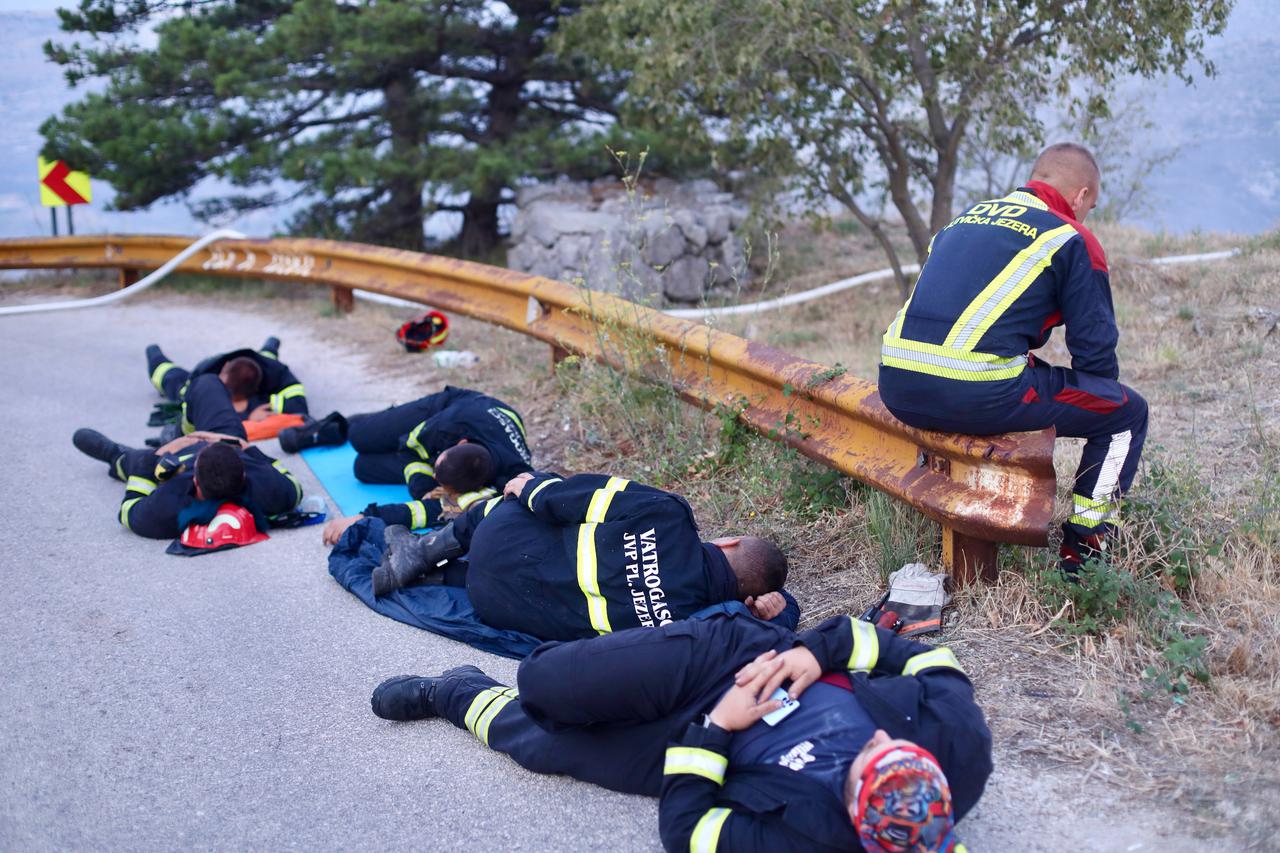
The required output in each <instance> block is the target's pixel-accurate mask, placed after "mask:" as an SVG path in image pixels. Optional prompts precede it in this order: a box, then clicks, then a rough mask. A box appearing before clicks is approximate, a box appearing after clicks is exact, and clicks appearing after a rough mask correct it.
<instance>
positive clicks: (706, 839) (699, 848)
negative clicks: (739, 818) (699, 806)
mask: <svg viewBox="0 0 1280 853" xmlns="http://www.w3.org/2000/svg"><path fill="white" fill-rule="evenodd" d="M728 819H729V810H728V809H726V808H723V807H720V806H717V807H716V808H714V809H707V813H706V814H704V815H703V816H702V817H701V818H700V819H699V820H698V825H697V826H695V827H694V828H693V834H692V835H690V836H689V852H690V853H712V851H713V850H715V849H716V845H717V844H719V843H720V829H721V828H722V827H723V826H724V822H725V821H726V820H728Z"/></svg>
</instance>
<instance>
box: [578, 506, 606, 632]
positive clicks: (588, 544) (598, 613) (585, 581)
mask: <svg viewBox="0 0 1280 853" xmlns="http://www.w3.org/2000/svg"><path fill="white" fill-rule="evenodd" d="M598 526H599V525H598V524H597V523H595V522H588V523H587V524H583V525H582V526H580V527H579V528H578V588H579V589H581V590H582V594H583V595H584V596H586V599H587V618H588V619H590V620H591V627H592V628H594V629H595V630H596V633H598V634H608V633H609V632H610V631H612V630H613V626H612V625H610V624H609V603H608V602H607V601H605V598H604V596H603V595H601V594H600V577H599V568H600V567H599V566H598V565H597V563H596V528H597V527H598Z"/></svg>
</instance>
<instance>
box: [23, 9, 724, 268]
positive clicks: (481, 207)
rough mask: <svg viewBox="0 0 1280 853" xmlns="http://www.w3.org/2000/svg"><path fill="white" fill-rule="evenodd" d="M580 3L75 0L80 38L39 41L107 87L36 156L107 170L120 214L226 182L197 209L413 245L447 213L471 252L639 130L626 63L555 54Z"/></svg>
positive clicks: (595, 170)
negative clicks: (520, 206) (268, 215)
mask: <svg viewBox="0 0 1280 853" xmlns="http://www.w3.org/2000/svg"><path fill="white" fill-rule="evenodd" d="M580 5H581V2H580V0H529V2H518V3H517V2H509V3H501V2H499V3H491V2H488V0H459V2H453V3H447V4H433V3H416V2H410V0H378V2H372V0H357V1H356V2H344V3H335V2H332V0H255V2H252V3H249V2H241V0H206V1H205V2H201V3H194V4H193V3H186V2H170V0H161V2H147V0H81V2H80V5H79V7H78V8H76V9H74V10H62V11H61V12H60V13H59V14H60V15H61V18H62V25H63V28H64V29H65V30H67V31H68V32H70V33H73V34H75V35H77V36H87V37H88V40H87V41H75V42H72V43H71V44H69V45H66V46H63V45H56V44H53V43H50V44H48V45H46V53H47V54H48V56H49V58H50V59H51V60H52V61H54V62H56V63H58V64H59V65H61V66H62V67H63V69H64V70H65V73H66V76H67V79H68V80H69V81H70V82H71V83H72V84H73V85H76V84H80V83H83V82H89V81H98V82H100V83H101V85H95V86H94V87H93V88H92V90H91V91H89V92H87V93H86V94H85V95H84V96H83V97H82V98H81V99H80V100H79V101H77V102H75V103H73V104H71V105H70V106H68V107H67V108H66V109H65V110H64V111H63V112H62V114H61V115H58V116H55V117H53V118H50V119H49V120H48V121H46V122H45V124H44V125H43V127H42V128H41V132H42V134H43V135H44V137H45V145H44V149H43V153H44V154H45V155H46V156H49V157H65V158H67V159H69V160H71V161H72V162H75V163H76V164H77V165H78V166H80V167H81V168H85V169H88V170H89V171H91V172H92V173H93V174H94V175H95V176H96V177H101V178H104V179H105V180H107V181H109V182H110V183H111V184H112V186H113V187H114V188H115V189H116V191H117V197H116V200H115V206H116V207H117V208H119V209H124V210H132V209H138V208H145V207H147V206H148V205H150V204H152V203H153V202H155V201H158V200H160V199H164V198H170V197H174V196H177V197H185V196H186V195H187V194H188V193H190V192H191V191H192V190H194V189H195V188H196V187H197V186H199V185H200V184H201V183H202V182H204V181H205V180H206V179H219V180H221V181H222V182H224V184H226V185H229V186H230V188H231V189H230V191H228V192H226V193H224V194H222V195H221V196H219V197H217V198H214V199H212V200H210V201H207V202H204V203H202V204H201V205H199V207H198V209H197V210H196V212H197V213H198V214H199V215H202V216H205V217H207V218H216V217H218V216H220V215H222V214H225V213H228V212H235V211H241V210H246V209H252V208H258V207H264V206H270V205H274V204H279V203H283V202H299V201H300V202H303V203H304V205H305V206H304V207H303V209H302V211H301V212H300V213H299V214H298V215H297V217H296V219H295V220H294V222H293V223H292V227H293V230H294V231H296V232H297V233H299V234H302V235H308V236H322V237H350V238H355V239H359V240H366V241H370V242H375V243H384V244H389V245H395V246H403V247H406V248H414V249H421V248H422V245H423V227H424V216H425V215H430V214H432V213H434V212H455V213H460V214H461V215H462V218H463V225H462V235H461V244H460V246H459V250H460V251H462V252H463V253H467V254H469V255H472V256H475V255H479V254H482V253H484V252H486V251H488V250H489V249H490V248H491V247H492V246H493V245H494V244H495V243H496V240H497V236H498V216H497V211H498V206H499V205H500V204H502V203H504V202H506V201H509V200H510V199H511V198H512V196H513V193H514V190H515V188H516V187H517V186H518V185H519V184H520V183H522V182H526V181H529V180H531V179H547V178H554V177H556V176H561V175H567V176H571V177H595V176H598V175H601V174H607V173H609V172H610V171H611V169H612V165H611V164H610V162H609V160H608V158H607V157H605V156H604V151H603V145H604V144H606V143H613V144H622V143H624V142H628V143H629V142H630V141H631V139H630V137H629V136H628V135H627V134H624V133H623V132H622V131H620V130H619V129H618V128H617V127H616V126H615V125H614V124H613V115H614V114H615V113H616V111H617V102H618V98H619V97H620V93H621V90H622V85H623V83H624V81H625V76H624V75H622V74H620V73H618V72H617V71H615V70H613V69H611V68H609V67H606V66H603V65H601V64H599V63H597V62H594V61H592V60H590V59H589V58H587V57H584V56H580V55H575V54H571V53H569V52H564V53H555V52H552V51H550V50H549V49H548V46H547V45H548V41H549V39H550V37H551V36H552V35H553V34H554V33H555V31H556V30H557V28H558V27H559V26H560V25H561V23H562V21H563V20H564V19H566V18H567V17H570V16H572V15H574V14H576V13H577V11H578V10H579V7H580ZM144 27H145V28H152V29H153V32H154V36H155V39H154V46H144V45H146V44H148V43H149V42H150V39H145V40H144V39H141V38H139V37H138V36H137V31H138V30H140V29H141V28H144ZM640 135H644V133H643V132H642V133H641V134H640ZM651 138H652V134H648V136H646V139H645V141H649V140H651ZM655 150H656V151H657V152H658V154H656V155H655V158H656V159H658V160H659V161H661V162H662V163H664V164H665V165H666V166H668V167H670V168H673V169H678V168H679V162H684V161H677V160H676V159H673V158H672V157H670V156H666V155H664V154H662V151H663V150H664V149H662V148H661V147H660V146H658V147H656V148H655ZM699 157H701V159H703V160H705V155H696V154H695V155H694V158H695V159H698V158H699ZM686 160H687V158H686ZM424 198H425V204H424ZM424 207H425V210H424Z"/></svg>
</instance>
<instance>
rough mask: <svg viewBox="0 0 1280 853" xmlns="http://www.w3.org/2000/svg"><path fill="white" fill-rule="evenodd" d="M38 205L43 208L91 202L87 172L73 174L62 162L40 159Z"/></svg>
mask: <svg viewBox="0 0 1280 853" xmlns="http://www.w3.org/2000/svg"><path fill="white" fill-rule="evenodd" d="M39 168H40V203H41V204H43V205H44V206H45V207H62V206H63V205H67V204H88V203H89V202H91V201H93V189H92V188H91V187H90V186H89V173H88V172H73V171H71V167H70V166H68V165H67V164H66V163H65V162H64V161H62V160H52V161H50V160H46V159H44V158H43V157H41V158H40V167H39Z"/></svg>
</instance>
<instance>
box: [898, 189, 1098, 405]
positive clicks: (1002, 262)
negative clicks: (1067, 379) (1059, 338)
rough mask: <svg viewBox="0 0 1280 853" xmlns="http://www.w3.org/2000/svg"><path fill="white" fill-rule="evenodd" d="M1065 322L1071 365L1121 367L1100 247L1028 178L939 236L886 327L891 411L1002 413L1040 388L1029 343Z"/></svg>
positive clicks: (1052, 194) (1051, 193) (1056, 197)
mask: <svg viewBox="0 0 1280 853" xmlns="http://www.w3.org/2000/svg"><path fill="white" fill-rule="evenodd" d="M1062 325H1065V326H1066V343H1067V349H1068V350H1069V351H1070V353H1071V367H1072V368H1073V369H1075V370H1077V371H1081V372H1083V373H1087V374H1091V375H1094V376H1099V377H1102V378H1104V379H1115V378H1117V377H1118V376H1119V365H1118V362H1117V360H1116V343H1117V341H1118V340H1119V332H1118V331H1117V328H1116V320H1115V310H1114V308H1113V306H1112V301H1111V285H1110V279H1109V277H1108V272H1107V259H1106V255H1105V254H1104V253H1103V251H1102V246H1101V245H1100V244H1099V243H1098V241H1097V239H1096V238H1095V237H1094V236H1093V234H1092V233H1091V232H1090V231H1089V230H1088V229H1087V228H1085V227H1084V226H1083V225H1081V224H1080V223H1079V222H1077V221H1076V220H1075V219H1074V218H1073V212H1072V210H1071V207H1070V206H1069V205H1068V204H1067V202H1066V199H1064V198H1063V197H1062V195H1061V194H1060V193H1059V192H1058V191H1057V190H1056V189H1054V188H1053V187H1051V186H1049V185H1048V184H1045V183H1042V182H1040V181H1031V182H1030V183H1029V184H1028V185H1027V186H1025V187H1022V188H1021V189H1019V190H1017V191H1015V192H1013V193H1011V194H1010V195H1008V196H1005V197H1004V198H1000V199H993V200H990V201H983V202H980V203H978V204H975V205H973V206H972V207H970V208H969V209H968V210H966V211H965V212H964V213H963V214H962V215H960V216H958V217H956V218H955V219H954V220H952V222H951V223H950V224H949V225H947V227H945V228H943V229H942V230H941V231H939V232H938V233H937V235H935V236H934V238H933V241H932V243H931V244H930V249H929V257H928V260H927V261H926V262H925V265H924V268H923V269H922V270H921V272H920V279H919V281H918V282H917V283H916V286H915V290H914V291H913V292H912V295H911V298H910V299H909V300H907V303H906V304H905V305H904V306H903V307H902V309H901V310H900V311H899V312H898V315H897V316H896V317H895V318H894V320H893V322H892V323H890V325H889V329H888V331H887V332H886V333H885V335H884V343H883V347H882V350H881V359H880V383H879V384H880V395H881V399H882V400H883V401H884V403H885V405H886V406H887V407H888V408H889V409H890V410H891V411H898V410H902V411H906V412H912V413H918V414H925V415H930V414H938V413H940V412H945V413H947V414H948V416H957V414H958V413H960V414H962V415H963V416H964V417H965V418H970V419H973V420H974V421H975V423H976V424H977V425H980V424H981V421H982V420H983V419H984V417H986V418H990V419H991V420H993V421H998V420H1000V419H1001V418H1002V417H1003V416H1004V415H1005V414H1006V413H1007V412H1008V410H1009V409H1010V408H1012V407H1015V406H1016V405H1018V404H1019V403H1020V402H1023V398H1024V397H1025V396H1026V395H1027V394H1028V393H1030V392H1031V391H1033V389H1031V377H1030V375H1029V374H1028V373H1027V371H1026V367H1027V364H1028V363H1029V361H1030V359H1031V356H1029V351H1030V350H1033V349H1037V348H1039V347H1041V346H1044V344H1045V343H1047V342H1048V340H1049V336H1050V335H1051V334H1052V332H1053V329H1054V328H1055V327H1057V326H1062Z"/></svg>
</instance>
